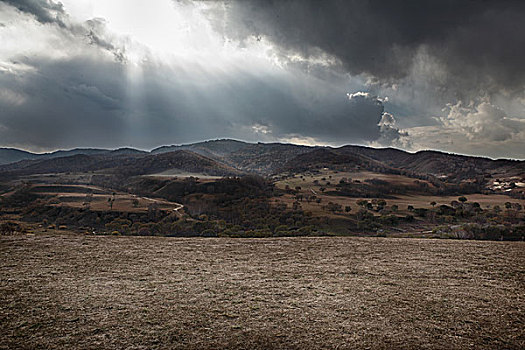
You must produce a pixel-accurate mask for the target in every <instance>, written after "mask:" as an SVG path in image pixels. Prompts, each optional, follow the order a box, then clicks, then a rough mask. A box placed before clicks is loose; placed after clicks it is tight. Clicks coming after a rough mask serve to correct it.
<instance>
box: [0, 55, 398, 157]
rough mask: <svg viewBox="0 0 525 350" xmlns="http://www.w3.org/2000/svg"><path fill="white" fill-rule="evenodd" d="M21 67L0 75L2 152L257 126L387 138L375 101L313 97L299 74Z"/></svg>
mask: <svg viewBox="0 0 525 350" xmlns="http://www.w3.org/2000/svg"><path fill="white" fill-rule="evenodd" d="M22 64H23V65H24V66H25V67H35V68H34V69H26V70H25V71H20V72H17V73H16V74H15V73H8V72H4V73H1V72H0V88H1V87H7V91H8V92H9V95H7V97H11V98H10V99H6V96H4V99H3V100H2V99H0V107H1V108H2V110H3V113H2V116H1V118H0V139H1V140H2V141H3V145H12V146H18V147H24V148H32V149H54V148H69V147H78V146H84V147H85V146H94V145H96V146H98V147H119V146H122V145H133V146H135V147H142V148H151V147H154V146H158V145H162V144H173V143H184V142H192V141H196V140H201V139H210V138H217V137H232V138H238V139H244V140H249V141H256V140H260V138H261V136H262V135H258V134H257V132H256V130H257V126H265V127H264V131H265V132H266V134H265V135H264V136H265V137H266V140H267V141H274V140H280V139H290V138H293V137H295V138H299V139H301V138H303V139H306V138H310V139H314V140H317V141H319V142H329V143H339V144H342V143H348V142H353V143H367V142H372V141H378V142H380V141H383V140H386V139H387V138H385V137H384V136H383V135H384V134H385V132H384V131H385V130H386V129H385V128H384V127H381V126H380V125H378V124H379V122H380V121H381V118H382V115H383V114H384V107H383V102H382V101H381V100H380V99H378V98H377V97H375V96H372V95H369V94H367V93H357V94H354V95H350V97H347V96H346V95H345V92H344V90H342V89H343V88H342V87H332V88H325V89H323V91H322V92H320V91H318V89H317V86H316V84H315V83H316V81H312V80H309V78H308V76H306V75H302V76H301V75H290V74H287V75H282V76H281V75H268V76H266V75H262V76H258V77H255V76H253V75H250V74H248V72H246V71H242V70H239V71H236V72H235V73H223V74H217V73H216V72H215V73H208V72H205V71H201V72H199V74H201V75H202V76H203V78H202V79H203V80H202V81H205V84H202V81H199V79H197V78H196V76H195V73H194V71H193V70H191V69H190V70H179V69H175V71H173V69H174V68H171V67H167V66H163V65H162V64H154V63H150V64H146V65H144V66H143V71H142V72H141V73H140V76H141V77H140V78H139V81H140V83H136V82H134V80H133V78H130V73H129V71H128V67H127V66H126V65H124V64H122V63H120V62H116V61H114V60H111V59H110V58H109V57H106V59H105V60H102V59H100V57H75V58H69V59H62V60H50V59H30V58H25V59H23V60H21V61H20V65H22ZM36 67H37V68H38V69H36ZM232 96H234V97H235V98H232ZM0 97H2V96H0ZM392 128H394V127H393V126H392ZM388 132H390V133H391V130H390V129H389V130H388ZM391 135H392V134H391ZM385 136H386V134H385ZM389 137H391V136H389ZM394 138H395V137H394Z"/></svg>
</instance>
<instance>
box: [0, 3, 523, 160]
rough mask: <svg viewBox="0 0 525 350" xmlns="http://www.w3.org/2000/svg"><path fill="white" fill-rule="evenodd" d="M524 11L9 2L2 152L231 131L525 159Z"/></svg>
mask: <svg viewBox="0 0 525 350" xmlns="http://www.w3.org/2000/svg"><path fill="white" fill-rule="evenodd" d="M422 3H423V4H424V5H421V4H422ZM401 4H403V6H400V7H396V6H397V5H401ZM524 8H525V6H523V5H522V4H520V3H519V2H514V1H510V0H509V1H502V2H498V4H495V3H489V2H483V3H476V2H471V1H454V2H453V1H442V2H438V1H433V0H428V1H423V2H413V1H408V2H398V1H389V2H386V1H370V2H366V3H364V2H359V1H337V0H336V1H326V2H315V1H308V0H305V1H298V0H287V1H279V2H273V1H256V0H247V1H221V2H207V1H170V0H159V1H153V2H151V1H142V0H114V1H105V0H63V1H61V2H58V1H52V0H3V1H0V42H2V49H1V50H0V110H1V113H0V140H1V143H2V144H1V145H0V146H11V147H20V148H24V149H28V150H33V151H40V150H42V151H43V150H52V149H56V148H72V147H121V146H134V147H138V148H146V149H148V148H152V147H155V146H159V145H163V144H175V143H186V142H193V141H199V140H204V139H214V138H224V137H230V138H236V139H241V140H247V141H282V142H300V143H304V144H323V145H342V144H351V143H357V144H364V145H372V146H380V147H384V146H393V147H399V148H404V149H408V150H418V149H426V148H431V149H440V150H445V151H451V152H461V153H468V154H480V155H487V156H491V157H515V158H525V124H524V120H525V67H523V65H522V62H523V60H524V59H525V57H524V56H525V54H524V53H523V52H522V48H523V47H525V45H521V44H524V43H525V39H524V38H525V33H524V29H523V27H522V25H520V23H521V22H520V21H518V18H520V16H519V15H520V14H524V15H525V10H524ZM396 16H399V18H397V17H396ZM447 16H448V17H447ZM442 18H449V20H448V21H446V22H443V21H442ZM372 24H374V25H372ZM489 28H491V29H490V30H491V31H496V32H498V31H499V34H501V35H507V36H509V38H512V40H507V41H504V42H503V41H501V40H496V39H497V34H498V33H495V34H494V33H492V32H491V31H489ZM483 44H485V46H483ZM510 46H514V49H513V50H514V51H513V52H514V54H513V55H511V47H510ZM520 59H521V61H520ZM520 62H521V64H520ZM511 70H513V71H511Z"/></svg>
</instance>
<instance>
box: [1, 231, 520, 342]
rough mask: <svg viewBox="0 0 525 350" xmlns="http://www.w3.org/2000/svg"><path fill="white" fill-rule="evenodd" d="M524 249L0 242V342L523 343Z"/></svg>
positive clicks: (301, 241) (320, 241)
mask: <svg viewBox="0 0 525 350" xmlns="http://www.w3.org/2000/svg"><path fill="white" fill-rule="evenodd" d="M524 262H525V244H524V243H522V242H516V243H511V242H472V241H451V240H448V241H445V240H416V239H404V240H403V239H383V238H295V239H293V238H284V239H172V238H155V237H112V236H107V237H105V236H79V235H62V236H50V235H48V236H44V235H38V234H37V235H33V236H29V235H27V236H7V237H6V236H3V237H0V329H1V332H0V348H1V349H8V348H9V349H11V348H59V349H71V348H75V349H88V348H91V349H93V348H96V349H123V348H131V349H161V348H162V349H224V348H228V349H336V348H340V349H349V348H352V349H355V348H358V349H365V348H368V349H397V348H403V349H421V348H424V349H467V348H468V349H502V348H504V349H523V348H525V332H524V329H525V313H524V312H523V311H524V310H525V263H524Z"/></svg>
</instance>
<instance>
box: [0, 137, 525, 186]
mask: <svg viewBox="0 0 525 350" xmlns="http://www.w3.org/2000/svg"><path fill="white" fill-rule="evenodd" d="M1 164H3V165H2V166H0V172H4V173H5V172H13V171H15V172H17V173H38V172H78V171H97V170H103V169H106V170H108V171H109V169H113V170H112V171H115V172H120V173H123V174H152V173H155V172H161V171H166V170H170V169H179V170H186V171H196V172H201V171H202V170H203V169H204V170H205V171H206V172H207V173H208V174H210V175H212V173H215V174H221V175H222V174H243V173H257V174H260V175H271V174H275V173H279V172H282V171H299V170H307V169H308V168H315V167H319V166H325V165H327V164H337V165H338V166H339V167H341V166H342V167H343V168H348V169H358V168H359V169H367V170H372V171H379V172H392V173H403V174H407V175H411V176H416V177H417V176H423V177H434V178H439V179H443V180H444V179H446V180H447V181H450V182H459V181H463V180H468V179H476V180H477V181H480V179H486V178H490V177H494V178H497V177H503V178H507V179H509V178H517V179H518V180H520V179H521V181H523V180H524V178H525V162H524V161H514V160H506V159H502V160H492V159H488V158H483V157H470V156H462V155H456V154H448V153H443V152H437V151H420V152H416V153H410V152H406V151H402V150H398V149H394V148H372V147H364V146H353V145H348V146H342V147H337V148H334V147H320V146H314V147H309V146H301V145H294V144H282V143H247V142H242V141H237V140H228V139H222V140H212V141H205V142H198V143H193V144H187V145H178V146H177V145H173V146H163V147H159V148H156V149H154V150H152V151H151V152H145V151H140V150H136V149H132V148H120V149H117V150H106V149H73V150H68V151H57V152H52V153H46V154H34V153H30V152H25V151H21V150H16V149H0V165H1Z"/></svg>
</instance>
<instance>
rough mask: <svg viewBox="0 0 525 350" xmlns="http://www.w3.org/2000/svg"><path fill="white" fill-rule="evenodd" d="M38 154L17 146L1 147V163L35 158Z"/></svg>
mask: <svg viewBox="0 0 525 350" xmlns="http://www.w3.org/2000/svg"><path fill="white" fill-rule="evenodd" d="M37 157H38V154H34V153H31V152H26V151H22V150H19V149H15V148H0V165H2V164H9V163H15V162H19V161H21V160H24V159H35V158H37Z"/></svg>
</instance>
